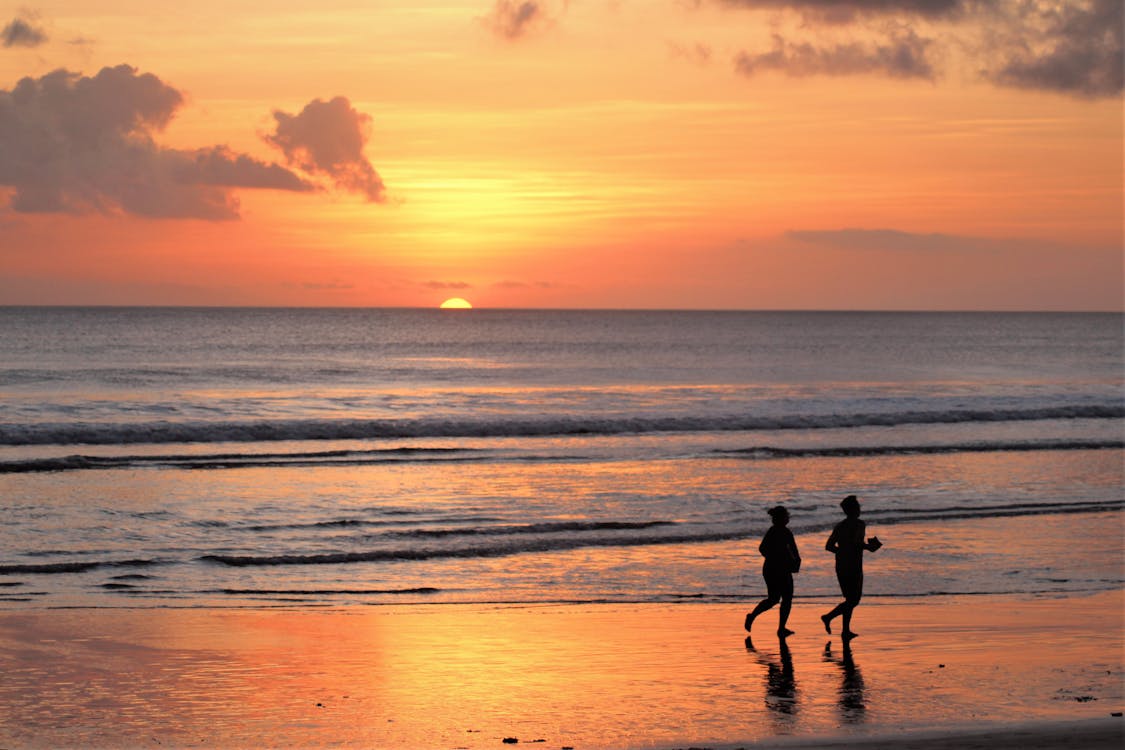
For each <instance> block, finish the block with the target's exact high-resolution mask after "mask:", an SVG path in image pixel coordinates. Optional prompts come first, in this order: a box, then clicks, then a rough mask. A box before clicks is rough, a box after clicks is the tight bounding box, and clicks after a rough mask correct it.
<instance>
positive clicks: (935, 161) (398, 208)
mask: <svg viewBox="0 0 1125 750" xmlns="http://www.w3.org/2000/svg"><path fill="white" fill-rule="evenodd" d="M1017 5H1018V3H1016V2H1006V1H1005V0H998V2H996V3H991V4H988V3H986V4H981V3H975V2H971V0H904V1H902V2H893V3H892V2H886V1H884V0H839V1H834V0H645V1H643V2H642V1H641V0H569V2H568V1H566V0H542V1H532V0H527V1H520V0H444V1H442V0H410V1H406V0H404V1H402V2H379V3H373V2H369V1H367V0H320V2H317V3H310V2H307V1H305V0H274V2H272V3H270V4H269V5H268V11H267V10H265V7H266V6H263V5H262V4H261V3H251V2H245V1H244V0H222V1H221V2H220V1H219V0H194V1H193V2H192V3H190V4H186V5H185V4H183V3H179V2H169V1H166V0H147V1H145V2H142V1H141V0H101V1H100V2H98V3H89V2H84V1H82V0H56V1H54V2H38V3H34V4H32V5H27V4H26V3H24V2H22V1H21V3H19V4H8V5H7V6H5V5H3V4H0V29H2V30H0V304H204V305H215V304H220V305H364V306H400V305H407V306H437V305H438V304H439V303H440V302H441V301H442V300H443V299H446V298H448V297H464V298H466V299H468V300H470V301H471V302H472V303H473V304H474V305H475V306H476V307H637V308H734V309H759V308H761V309H792V308H799V309H809V308H821V309H824V308H830V309H857V308H858V309H1047V310H1055V309H1078V310H1083V309H1103V310H1120V309H1122V305H1123V299H1122V295H1123V292H1122V285H1123V271H1122V241H1123V235H1122V232H1123V215H1122V213H1123V208H1122V201H1123V195H1122V171H1123V158H1122V96H1121V94H1122V75H1123V74H1122V57H1121V55H1122V10H1121V3H1120V0H1066V1H1061V0H1060V1H1055V0H1043V2H1041V3H1039V7H1040V8H1041V10H1042V12H1040V13H1030V14H1029V13H1026V12H1025V13H1017V12H1016V6H1017ZM983 6H987V9H985V10H982V9H981V8H982V7H983ZM92 7H96V10H91V8H92Z"/></svg>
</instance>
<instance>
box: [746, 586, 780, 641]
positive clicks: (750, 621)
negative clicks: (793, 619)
mask: <svg viewBox="0 0 1125 750" xmlns="http://www.w3.org/2000/svg"><path fill="white" fill-rule="evenodd" d="M777 602H778V598H777V597H776V596H773V595H770V596H767V597H766V598H765V599H763V600H762V601H760V602H758V606H757V607H754V611H753V612H750V613H749V614H747V615H746V622H745V623H744V624H743V627H745V628H746V632H747V633H749V632H750V629H751V628H752V627H753V626H754V620H756V619H757V617H758V615H760V614H762V613H763V612H765V611H766V610H767V609H769V608H770V607H772V606H773V605H775V604H777Z"/></svg>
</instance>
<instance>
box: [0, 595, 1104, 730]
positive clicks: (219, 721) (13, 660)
mask: <svg viewBox="0 0 1125 750" xmlns="http://www.w3.org/2000/svg"><path fill="white" fill-rule="evenodd" d="M990 601H991V602H992V603H993V604H994V605H996V606H992V607H987V608H984V609H982V607H981V604H982V600H981V599H980V598H979V597H975V598H972V597H966V598H944V599H943V598H931V599H927V600H924V601H923V600H912V601H910V602H906V603H903V602H897V603H888V602H886V601H875V602H872V603H870V604H869V605H866V606H868V612H867V613H866V614H865V617H866V618H867V622H866V623H865V624H866V627H865V630H864V635H863V636H862V637H861V638H860V639H858V640H857V641H856V642H855V643H853V644H852V647H851V648H850V649H848V650H842V649H841V646H840V644H839V642H838V641H837V640H835V639H832V638H830V637H827V636H825V635H824V633H823V630H822V629H821V628H820V623H819V620H818V614H819V607H818V606H816V605H812V604H802V603H800V602H798V604H797V606H795V607H794V611H793V617H792V618H791V621H790V625H791V627H793V629H795V630H796V631H797V634H796V635H795V636H792V637H790V638H789V639H788V641H787V642H785V643H778V642H777V640H776V639H774V638H769V639H768V640H766V639H763V641H762V642H761V643H758V644H754V648H753V649H752V650H747V647H746V644H745V643H744V640H743V639H744V637H745V633H744V632H741V624H742V619H743V617H742V616H743V615H744V611H743V610H742V609H740V608H738V607H732V606H730V605H699V604H697V605H679V606H664V605H601V606H582V607H574V606H571V607H558V606H538V607H485V606H431V607H395V608H349V609H342V610H322V611H317V610H309V609H304V610H300V611H292V610H291V611H286V610H230V611H216V610H69V611H47V610H41V611H36V612H26V613H21V614H10V615H3V616H0V667H2V670H0V704H2V705H4V706H5V709H6V710H5V713H4V716H3V717H0V746H19V747H29V748H38V747H44V748H45V747H79V746H80V747H114V748H119V747H134V746H141V745H144V746H154V745H155V744H157V743H159V744H160V745H161V746H164V747H188V746H191V747H223V748H242V747H246V748H250V747H266V746H279V745H284V746H291V747H309V746H324V745H330V744H335V745H338V746H342V747H380V748H420V747H450V748H454V747H464V748H484V747H496V746H497V745H498V743H500V741H501V740H502V739H503V738H505V737H516V738H519V739H520V740H521V743H530V742H533V741H535V740H538V739H542V740H545V741H546V744H545V745H544V746H546V747H562V746H571V747H575V748H609V747H613V748H624V747H671V746H676V745H677V744H680V745H686V744H692V745H696V746H698V745H701V744H706V743H714V744H718V743H721V742H724V741H725V742H735V741H753V740H755V739H760V738H766V737H773V736H777V735H779V734H785V735H794V736H810V735H823V734H836V733H841V732H843V733H855V732H861V733H862V732H873V731H887V730H889V729H890V730H893V729H896V728H919V727H929V726H935V725H937V726H940V725H944V724H960V723H964V722H967V721H968V722H1003V721H1009V720H1012V717H1018V718H1019V719H1020V720H1021V721H1022V720H1033V719H1037V718H1060V717H1069V718H1077V717H1081V716H1083V715H1088V716H1095V715H1096V716H1100V715H1104V713H1105V711H1107V710H1109V709H1111V708H1117V709H1119V708H1120V706H1121V705H1122V701H1123V700H1125V698H1123V696H1122V674H1123V665H1122V656H1121V655H1122V653H1123V652H1122V627H1121V625H1122V623H1121V612H1122V611H1123V610H1122V603H1123V600H1122V593H1121V592H1112V593H1109V594H1100V595H1096V596H1091V597H1077V598H1058V599H1050V598H1022V599H1021V598H1011V597H1009V598H997V599H993V600H990ZM826 641H827V645H826ZM1029 654H1034V658H1028V655H1029ZM860 664H862V665H863V668H862V673H861V671H860V667H859V665H860Z"/></svg>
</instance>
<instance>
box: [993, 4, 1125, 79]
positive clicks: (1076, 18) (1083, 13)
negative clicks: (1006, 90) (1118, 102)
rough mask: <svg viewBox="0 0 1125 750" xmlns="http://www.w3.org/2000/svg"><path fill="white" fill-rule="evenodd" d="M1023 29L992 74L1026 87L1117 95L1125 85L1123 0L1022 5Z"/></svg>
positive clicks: (1011, 37) (1009, 43)
mask: <svg viewBox="0 0 1125 750" xmlns="http://www.w3.org/2000/svg"><path fill="white" fill-rule="evenodd" d="M1021 5H1022V6H1024V7H1023V8H1022V14H1021V15H1022V18H1023V23H1022V24H1021V27H1020V29H1021V32H1022V33H1020V34H1018V35H1011V34H1009V35H1008V38H1006V39H1005V40H1004V41H1005V42H1006V44H1005V45H1004V48H1005V49H1006V50H1007V52H1006V54H1005V56H1004V59H1003V60H1002V61H1001V62H1000V63H999V64H998V66H997V67H996V68H995V69H993V70H991V71H990V72H989V73H988V74H987V76H988V77H989V78H990V79H991V80H993V81H994V82H996V83H998V84H1001V85H1005V86H1014V87H1018V88H1026V89H1042V90H1047V91H1059V92H1064V93H1074V94H1079V95H1082V96H1089V97H1100V96H1116V95H1118V94H1120V93H1121V91H1122V89H1123V87H1125V54H1123V52H1122V50H1123V43H1122V36H1123V34H1125V4H1123V3H1122V2H1121V0H1092V1H1091V2H1085V3H1083V2H1065V3H1064V2H1060V3H1055V4H1051V5H1047V6H1044V5H1041V4H1032V3H1021Z"/></svg>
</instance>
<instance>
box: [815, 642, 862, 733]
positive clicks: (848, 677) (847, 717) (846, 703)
mask: <svg viewBox="0 0 1125 750" xmlns="http://www.w3.org/2000/svg"><path fill="white" fill-rule="evenodd" d="M841 648H842V649H843V655H842V656H841V657H840V658H839V659H837V658H836V657H835V656H834V655H833V653H832V641H828V642H827V643H825V644H824V661H825V662H827V663H832V664H835V665H836V666H837V667H839V668H840V688H839V690H838V691H837V693H836V697H837V700H836V705H837V708H838V709H839V712H840V719H841V721H843V722H844V723H845V724H862V723H863V720H864V718H865V717H866V714H867V703H866V702H865V697H864V685H863V673H862V672H860V671H859V667H858V666H857V665H856V663H855V659H854V658H853V657H852V646H851V641H849V640H845V641H844V643H843V646H842V647H841Z"/></svg>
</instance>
